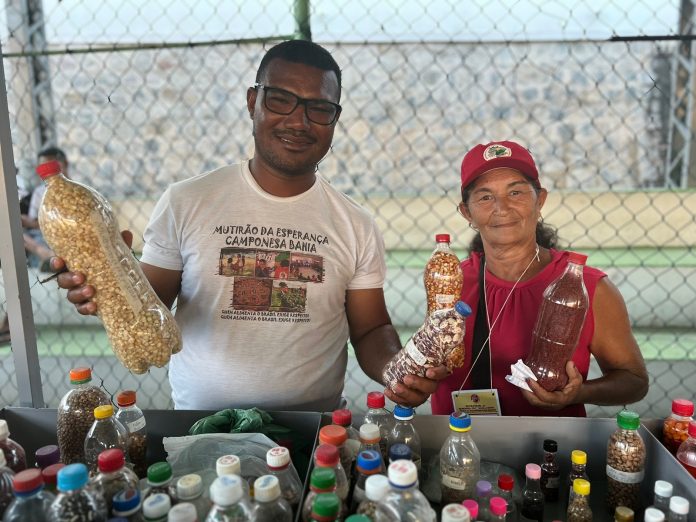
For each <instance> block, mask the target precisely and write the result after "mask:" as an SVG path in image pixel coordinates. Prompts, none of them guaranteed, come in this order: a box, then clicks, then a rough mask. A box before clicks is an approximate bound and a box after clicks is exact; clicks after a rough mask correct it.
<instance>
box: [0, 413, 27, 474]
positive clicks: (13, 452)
mask: <svg viewBox="0 0 696 522" xmlns="http://www.w3.org/2000/svg"><path fill="white" fill-rule="evenodd" d="M0 451H2V452H3V453H4V454H5V462H6V463H7V467H8V468H10V469H11V470H12V471H14V472H15V473H19V472H20V471H23V470H25V469H27V457H26V453H25V451H24V448H23V447H22V446H21V445H20V444H19V443H18V442H15V441H14V440H12V439H11V438H10V428H9V426H8V425H7V421H6V420H5V419H0Z"/></svg>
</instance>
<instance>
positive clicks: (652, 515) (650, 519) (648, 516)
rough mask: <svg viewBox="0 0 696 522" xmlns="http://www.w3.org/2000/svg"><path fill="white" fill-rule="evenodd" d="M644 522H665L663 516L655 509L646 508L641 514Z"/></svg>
mask: <svg viewBox="0 0 696 522" xmlns="http://www.w3.org/2000/svg"><path fill="white" fill-rule="evenodd" d="M643 521H644V522H665V514H664V513H663V512H662V511H660V510H659V509H657V508H654V507H649V508H646V510H645V513H643Z"/></svg>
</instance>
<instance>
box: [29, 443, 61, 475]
mask: <svg viewBox="0 0 696 522" xmlns="http://www.w3.org/2000/svg"><path fill="white" fill-rule="evenodd" d="M34 462H35V463H36V465H35V466H36V467H37V468H39V469H44V468H47V467H48V466H50V465H52V464H58V463H59V462H60V450H59V449H58V446H56V445H55V444H49V445H48V446H41V447H40V448H39V449H37V450H36V451H35V452H34Z"/></svg>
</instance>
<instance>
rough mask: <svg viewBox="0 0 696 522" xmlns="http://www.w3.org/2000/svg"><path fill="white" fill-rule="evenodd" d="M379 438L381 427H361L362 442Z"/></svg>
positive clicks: (373, 425) (367, 425) (368, 425)
mask: <svg viewBox="0 0 696 522" xmlns="http://www.w3.org/2000/svg"><path fill="white" fill-rule="evenodd" d="M379 438H380V434H379V426H377V425H376V424H363V425H362V426H360V440H377V439H379Z"/></svg>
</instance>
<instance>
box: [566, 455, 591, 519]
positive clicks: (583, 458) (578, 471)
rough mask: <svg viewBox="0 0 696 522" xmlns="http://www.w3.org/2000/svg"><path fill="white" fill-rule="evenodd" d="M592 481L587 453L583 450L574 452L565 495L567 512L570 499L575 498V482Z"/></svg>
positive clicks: (571, 457) (571, 456)
mask: <svg viewBox="0 0 696 522" xmlns="http://www.w3.org/2000/svg"><path fill="white" fill-rule="evenodd" d="M579 478H581V479H585V480H587V481H589V480H590V477H588V476H587V453H585V452H584V451H582V450H573V451H572V452H571V453H570V473H569V474H568V488H567V489H568V490H567V492H566V493H564V501H565V508H566V511H567V510H568V505H569V504H570V499H571V498H572V497H573V481H574V480H575V479H579Z"/></svg>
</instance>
